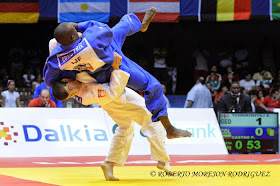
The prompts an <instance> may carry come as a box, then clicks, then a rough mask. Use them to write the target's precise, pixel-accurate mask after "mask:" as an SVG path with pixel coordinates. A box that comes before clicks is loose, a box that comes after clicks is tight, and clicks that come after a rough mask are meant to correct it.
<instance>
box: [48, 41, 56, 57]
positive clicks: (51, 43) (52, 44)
mask: <svg viewBox="0 0 280 186" xmlns="http://www.w3.org/2000/svg"><path fill="white" fill-rule="evenodd" d="M57 45H58V42H57V41H56V39H55V38H53V39H51V40H50V42H49V52H50V54H51V53H52V51H53V50H54V49H55V48H56V47H57Z"/></svg>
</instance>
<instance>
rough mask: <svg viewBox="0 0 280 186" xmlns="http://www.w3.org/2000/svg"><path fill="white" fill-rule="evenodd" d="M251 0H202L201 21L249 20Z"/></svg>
mask: <svg viewBox="0 0 280 186" xmlns="http://www.w3.org/2000/svg"><path fill="white" fill-rule="evenodd" d="M250 16H251V0H201V4H200V17H199V21H235V20H249V19H250Z"/></svg>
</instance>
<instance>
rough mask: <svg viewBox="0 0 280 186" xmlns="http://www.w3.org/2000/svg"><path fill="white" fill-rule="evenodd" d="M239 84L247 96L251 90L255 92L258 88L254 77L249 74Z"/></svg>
mask: <svg viewBox="0 0 280 186" xmlns="http://www.w3.org/2000/svg"><path fill="white" fill-rule="evenodd" d="M239 84H240V86H241V87H244V89H245V91H246V92H247V94H248V93H249V92H250V91H251V90H255V88H256V83H255V81H254V80H252V75H251V74H249V73H247V74H245V79H241V80H240V81H239Z"/></svg>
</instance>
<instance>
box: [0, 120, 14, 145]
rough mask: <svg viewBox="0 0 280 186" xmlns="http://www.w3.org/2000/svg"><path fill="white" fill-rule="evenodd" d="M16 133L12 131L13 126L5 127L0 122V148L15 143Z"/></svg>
mask: <svg viewBox="0 0 280 186" xmlns="http://www.w3.org/2000/svg"><path fill="white" fill-rule="evenodd" d="M17 136H18V132H16V131H14V126H5V123H4V122H0V146H2V145H4V146H8V145H9V144H11V143H17V139H16V138H17Z"/></svg>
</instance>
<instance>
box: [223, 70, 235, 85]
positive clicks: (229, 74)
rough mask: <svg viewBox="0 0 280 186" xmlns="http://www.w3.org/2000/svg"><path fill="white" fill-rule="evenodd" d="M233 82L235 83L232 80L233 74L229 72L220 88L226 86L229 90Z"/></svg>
mask: <svg viewBox="0 0 280 186" xmlns="http://www.w3.org/2000/svg"><path fill="white" fill-rule="evenodd" d="M234 81H236V80H235V79H234V76H233V72H230V73H228V76H227V78H226V79H224V80H223V81H222V83H221V86H222V87H224V86H226V87H227V88H228V89H230V87H231V84H232V83H233V82H234Z"/></svg>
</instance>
